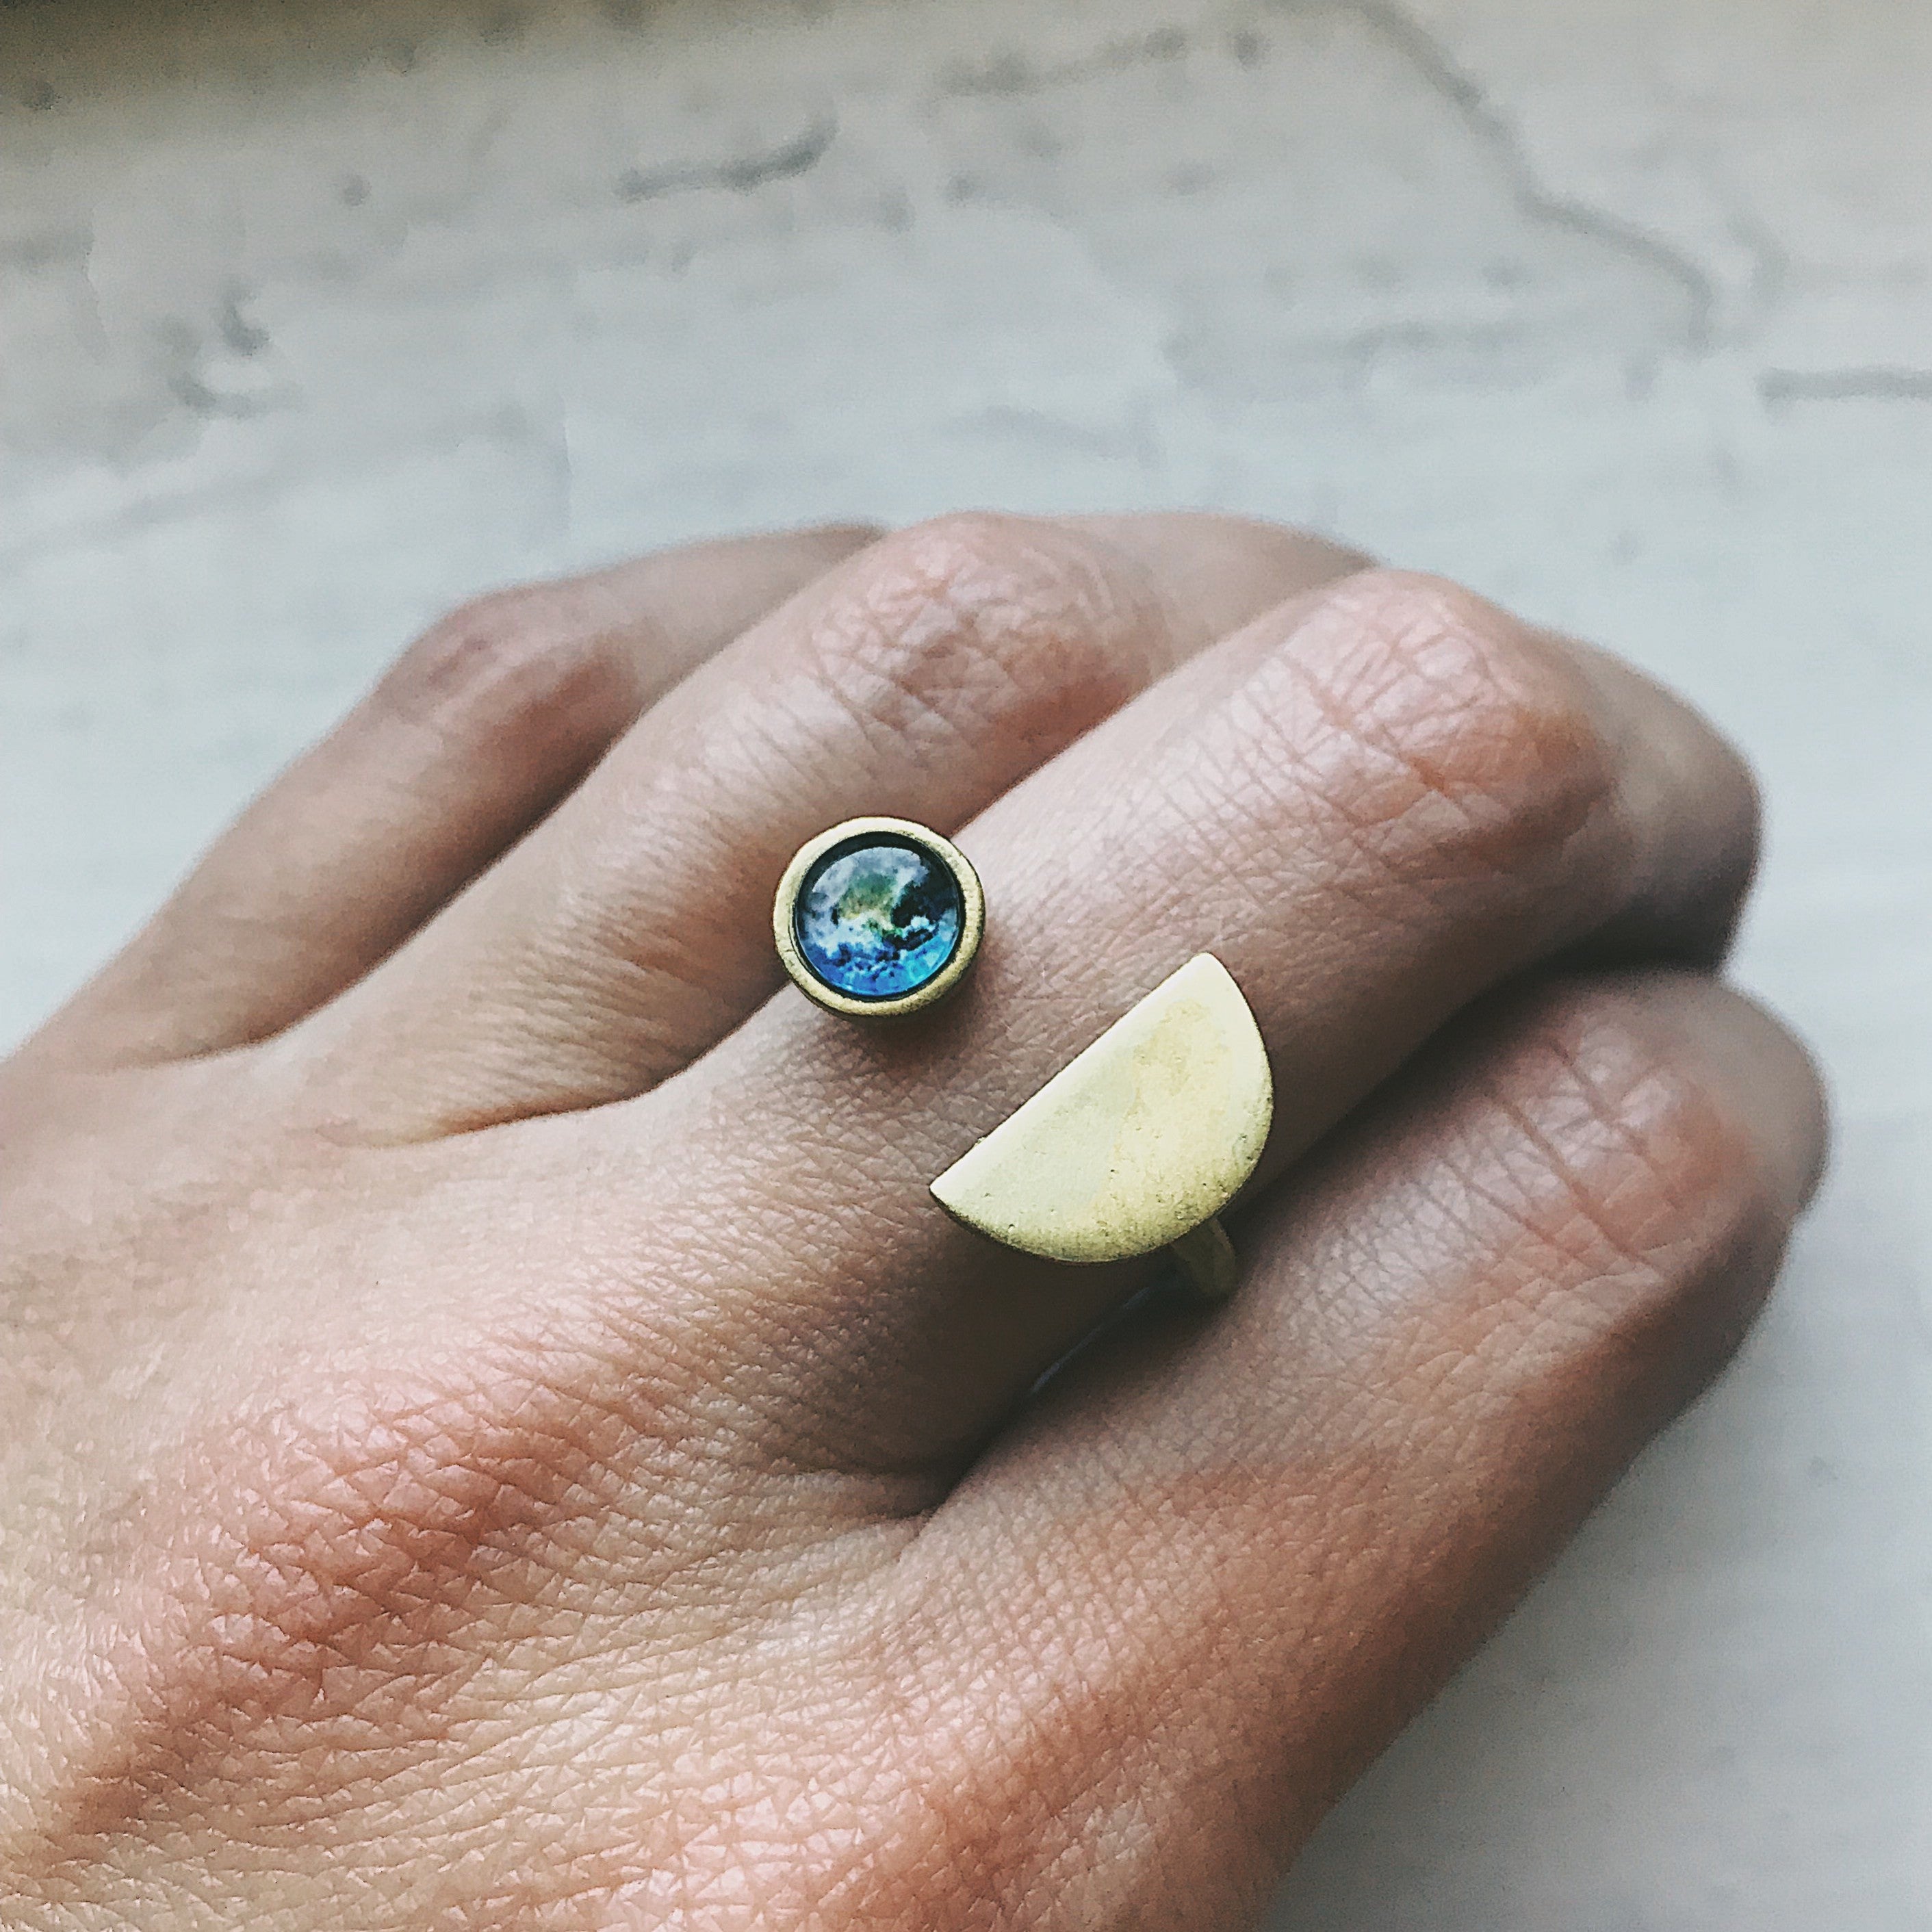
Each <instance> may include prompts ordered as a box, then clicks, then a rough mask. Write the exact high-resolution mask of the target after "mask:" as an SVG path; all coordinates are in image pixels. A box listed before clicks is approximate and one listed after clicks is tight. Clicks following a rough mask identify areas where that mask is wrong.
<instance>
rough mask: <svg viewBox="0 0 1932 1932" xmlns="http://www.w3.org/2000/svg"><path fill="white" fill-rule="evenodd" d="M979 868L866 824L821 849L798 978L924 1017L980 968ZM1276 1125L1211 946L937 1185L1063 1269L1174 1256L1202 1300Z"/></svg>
mask: <svg viewBox="0 0 1932 1932" xmlns="http://www.w3.org/2000/svg"><path fill="white" fill-rule="evenodd" d="M985 926H986V898H985V894H984V892H983V890H982V889H981V886H980V880H979V877H978V875H977V874H976V873H975V872H974V869H973V868H972V866H971V864H970V863H969V862H968V860H967V859H966V857H965V854H964V853H962V852H961V851H960V850H959V848H958V847H956V846H955V845H953V844H952V843H951V842H950V841H949V840H947V839H945V838H941V836H940V835H939V834H938V832H933V831H931V830H929V829H928V828H927V827H926V826H922V825H916V824H914V823H912V822H911V821H910V820H906V819H898V818H857V819H852V820H847V822H846V823H844V824H842V825H836V826H833V827H832V829H831V830H829V832H823V833H822V834H820V836H819V837H817V838H814V839H813V840H812V841H811V842H810V843H809V844H807V845H806V846H805V847H804V848H803V849H802V850H801V851H800V852H799V854H798V856H796V858H795V859H793V861H792V862H791V864H790V865H789V866H788V867H787V868H786V871H785V874H784V880H783V881H782V882H781V884H780V886H779V888H778V898H777V901H776V904H775V907H774V908H773V912H772V933H773V936H774V938H775V940H776V941H777V944H778V956H779V958H780V959H781V960H782V961H783V962H784V968H785V971H787V973H788V974H790V976H791V977H792V979H793V981H794V982H795V983H796V985H797V986H799V988H800V989H801V990H802V991H803V992H805V994H806V995H808V997H809V998H811V999H813V1000H815V1001H817V1003H818V1004H820V1006H822V1007H826V1008H827V1009H828V1010H830V1011H832V1012H833V1013H839V1014H841V1015H844V1016H847V1017H848V1018H853V1019H890V1018H894V1017H897V1016H901V1015H904V1014H909V1013H916V1012H919V1011H922V1010H924V1009H925V1008H926V1007H931V1006H932V1005H934V1004H936V1003H937V1002H938V1001H941V1000H942V999H944V998H945V997H946V996H947V994H949V993H950V992H953V990H954V989H956V987H957V986H959V983H961V981H962V980H963V979H964V978H965V975H966V974H967V973H968V971H970V969H971V966H972V964H973V961H974V956H975V955H976V954H977V952H978V950H979V947H980V938H981V935H982V934H983V932H984V930H985ZM1273 1120H1274V1079H1273V1076H1272V1075H1271V1072H1270V1070H1269V1067H1268V1049H1267V1047H1266V1046H1265V1044H1264V1043H1263V1042H1262V1036H1261V1029H1260V1028H1259V1027H1258V1026H1257V1025H1256V1022H1255V1016H1254V1014H1253V1011H1252V1010H1250V1007H1249V1005H1248V1003H1247V1000H1246V998H1244V996H1243V995H1242V992H1241V988H1240V987H1239V986H1237V985H1236V984H1235V980H1234V977H1233V976H1232V974H1230V973H1229V971H1228V969H1227V968H1226V967H1225V966H1223V965H1222V964H1221V962H1220V961H1219V960H1218V959H1216V958H1214V956H1213V955H1212V954H1211V953H1202V954H1201V955H1199V956H1198V957H1197V958H1196V959H1191V960H1190V961H1189V962H1188V963H1187V965H1185V966H1184V967H1182V968H1181V970H1180V971H1178V973H1175V974H1172V976H1171V977H1169V978H1168V979H1167V980H1164V981H1163V983H1161V984H1160V986H1157V987H1156V988H1155V989H1154V991H1153V992H1151V993H1149V994H1148V995H1147V996H1146V998H1144V999H1142V1001H1139V1003H1138V1004H1136V1005H1135V1006H1134V1007H1132V1008H1130V1010H1129V1011H1128V1012H1127V1013H1125V1014H1124V1015H1123V1016H1121V1018H1120V1019H1118V1020H1116V1021H1115V1022H1114V1024H1113V1025H1112V1026H1110V1027H1109V1028H1108V1029H1107V1031H1106V1032H1105V1033H1103V1034H1102V1035H1101V1036H1100V1038H1099V1039H1098V1040H1096V1041H1094V1043H1093V1045H1092V1046H1090V1047H1088V1049H1086V1051H1085V1052H1083V1053H1082V1054H1080V1055H1078V1056H1077V1057H1076V1058H1075V1059H1073V1061H1070V1063H1069V1064H1067V1066H1065V1067H1063V1068H1061V1070H1060V1071H1059V1072H1058V1073H1056V1074H1055V1076H1053V1078H1052V1079H1050V1080H1049V1081H1048V1082H1047V1083H1046V1085H1045V1086H1043V1087H1042V1088H1040V1091H1039V1092H1037V1094H1034V1096H1033V1097H1032V1098H1031V1100H1027V1101H1025V1103H1022V1105H1021V1106H1020V1107H1019V1109H1016V1111H1015V1112H1013V1114H1011V1115H1009V1116H1008V1117H1007V1119H1006V1120H1005V1121H1003V1122H1001V1124H1000V1125H999V1126H998V1127H995V1129H994V1130H993V1131H992V1133H989V1135H987V1136H986V1138H985V1139H983V1140H981V1141H980V1142H977V1143H976V1144H975V1145H974V1146H973V1147H972V1148H970V1149H969V1150H968V1151H967V1152H966V1153H965V1154H963V1155H962V1156H961V1157H960V1158H959V1160H956V1161H955V1162H954V1163H953V1165H952V1166H950V1167H949V1168H948V1169H947V1170H946V1172H944V1174H942V1175H941V1176H940V1177H939V1178H938V1180H937V1181H934V1182H933V1184H932V1192H933V1194H934V1196H935V1197H936V1198H937V1199H938V1201H939V1202H940V1204H941V1206H942V1207H944V1208H945V1209H946V1210H947V1212H948V1213H949V1214H951V1215H953V1217H955V1219H956V1220H959V1221H962V1222H963V1223H965V1225H966V1226H968V1227H970V1228H974V1229H977V1230H978V1231H979V1232H980V1233H982V1234H983V1235H989V1236H990V1237H991V1238H992V1239H993V1240H995V1241H998V1242H1001V1243H1002V1244H1004V1245H1005V1246H1006V1247H1010V1248H1016V1249H1018V1250H1019V1251H1020V1252H1021V1253H1025V1254H1030V1255H1038V1256H1043V1257H1045V1258H1046V1259H1049V1260H1052V1261H1058V1262H1086V1263H1094V1262H1120V1261H1131V1260H1133V1259H1136V1258H1137V1257H1139V1256H1144V1255H1150V1254H1153V1253H1156V1252H1157V1250H1160V1249H1162V1248H1166V1249H1168V1250H1169V1251H1170V1252H1171V1253H1172V1256H1173V1258H1174V1259H1175V1262H1176V1263H1177V1264H1178V1266H1179V1268H1180V1269H1181V1273H1182V1274H1183V1275H1184V1277H1186V1278H1187V1280H1188V1282H1189V1283H1190V1284H1191V1285H1192V1286H1193V1288H1194V1289H1195V1290H1196V1292H1197V1293H1198V1294H1199V1295H1203V1296H1205V1297H1208V1298H1214V1299H1217V1300H1218V1299H1220V1298H1221V1297H1223V1296H1224V1295H1227V1294H1228V1293H1229V1292H1230V1291H1231V1290H1232V1289H1233V1287H1234V1286H1235V1277H1236V1274H1237V1265H1236V1262H1235V1250H1234V1247H1233V1245H1232V1243H1230V1241H1229V1239H1228V1236H1227V1234H1226V1231H1225V1230H1224V1229H1223V1227H1222V1226H1221V1223H1220V1220H1219V1219H1218V1218H1217V1217H1219V1216H1220V1213H1221V1211H1222V1210H1223V1208H1226V1206H1227V1205H1228V1204H1229V1202H1232V1200H1233V1199H1235V1196H1236V1195H1237V1194H1238V1193H1240V1192H1241V1189H1242V1188H1243V1187H1244V1186H1245V1185H1246V1184H1247V1181H1248V1179H1249V1178H1250V1176H1251V1175H1253V1172H1254V1171H1255V1168H1256V1164H1257V1163H1259V1160H1260V1159H1261V1156H1262V1147H1263V1146H1264V1145H1265V1143H1266V1142H1267V1139H1268V1130H1269V1127H1270V1126H1271V1124H1272V1122H1273Z"/></svg>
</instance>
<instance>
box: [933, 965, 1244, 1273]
mask: <svg viewBox="0 0 1932 1932" xmlns="http://www.w3.org/2000/svg"><path fill="white" fill-rule="evenodd" d="M1273 1123H1274V1075H1273V1073H1272V1072H1271V1069H1270V1067H1269V1065H1268V1049H1267V1046H1266V1045H1265V1043H1264V1042H1263V1040H1262V1034H1261V1028H1259V1026H1258V1025H1256V1021H1255V1016H1254V1013H1253V1010H1252V1009H1251V1008H1250V1007H1249V1005H1248V1003H1247V999H1246V998H1245V997H1244V995H1243V994H1242V992H1241V988H1240V987H1239V986H1237V985H1236V984H1235V980H1234V977H1233V975H1232V974H1230V973H1229V971H1228V969H1227V968H1226V967H1225V966H1223V965H1222V964H1221V962H1220V961H1219V960H1218V959H1216V958H1215V957H1214V955H1213V954H1212V953H1202V954H1201V955H1199V956H1198V957H1197V958H1196V959H1192V960H1190V961H1189V962H1188V963H1187V965H1185V966H1184V967H1182V968H1181V970H1180V971H1179V972H1178V973H1176V974H1173V975H1172V977H1170V978H1169V979H1167V980H1164V981H1163V983H1161V984H1160V986H1157V987H1156V988H1155V989H1154V991H1153V992H1151V993H1150V994H1148V995H1147V997H1146V998H1145V999H1143V1000H1142V1001H1139V1003H1138V1004H1136V1005H1135V1006H1134V1007H1132V1008H1130V1010H1129V1011H1128V1012H1127V1013H1125V1014H1124V1015H1123V1016H1121V1019H1118V1020H1116V1021H1115V1022H1114V1024H1113V1025H1112V1026H1110V1027H1109V1028H1108V1029H1107V1031H1106V1032H1105V1033H1103V1034H1102V1035H1101V1036H1100V1038H1099V1039H1098V1040H1096V1041H1095V1042H1094V1044H1093V1045H1092V1046H1090V1047H1088V1049H1086V1051H1085V1052H1084V1053H1082V1054H1080V1055H1078V1056H1077V1057H1076V1058H1075V1059H1073V1061H1070V1063H1069V1064H1067V1066H1065V1067H1062V1068H1061V1070H1060V1071H1059V1072H1058V1073H1056V1074H1055V1076H1053V1078H1052V1079H1051V1080H1049V1081H1048V1082H1047V1083H1046V1085H1045V1086H1043V1088H1040V1091H1039V1092H1038V1093H1037V1094H1034V1096H1033V1097H1031V1099H1030V1100H1027V1101H1025V1102H1024V1103H1022V1105H1021V1106H1019V1108H1018V1109H1016V1111H1015V1112H1013V1113H1012V1114H1010V1115H1008V1116H1007V1118H1006V1119H1005V1120H1004V1121H1003V1122H1001V1124H1000V1125H999V1126H998V1127H995V1129H994V1130H993V1131H992V1133H989V1135H987V1136H986V1138H985V1139H983V1140H982V1141H980V1142H977V1143H976V1144H975V1145H974V1146H973V1147H972V1148H970V1149H968V1151H967V1152H966V1153H965V1154H962V1156H961V1157H960V1158H959V1160H956V1161H955V1162H954V1163H953V1165H952V1166H950V1168H948V1169H947V1170H946V1172H944V1174H942V1175H941V1176H940V1177H939V1178H938V1180H937V1181H934V1182H933V1184H932V1193H933V1194H934V1196H935V1198H936V1199H938V1202H939V1203H940V1205H941V1206H942V1207H944V1208H945V1209H946V1210H947V1212H948V1213H949V1214H952V1215H953V1217H955V1219H956V1220H960V1221H963V1222H964V1223H965V1224H966V1225H967V1226H968V1227H971V1228H975V1229H978V1230H979V1231H980V1233H982V1234H983V1235H990V1236H991V1237H992V1238H993V1239H994V1240H995V1241H999V1242H1001V1243H1002V1244H1004V1245H1005V1246H1006V1247H1010V1248H1016V1249H1018V1250H1020V1251H1021V1252H1022V1253H1025V1254H1031V1255H1039V1256H1044V1257H1046V1259H1049V1260H1053V1261H1061V1262H1088V1263H1091V1262H1118V1261H1130V1260H1133V1259H1135V1258H1136V1257H1137V1256H1142V1255H1148V1254H1152V1253H1155V1252H1156V1251H1157V1250H1160V1249H1162V1248H1167V1249H1169V1250H1172V1253H1173V1257H1174V1259H1175V1263H1176V1264H1177V1265H1178V1267H1179V1268H1180V1269H1181V1272H1182V1274H1184V1276H1185V1277H1187V1280H1188V1281H1189V1283H1190V1284H1191V1286H1193V1288H1194V1289H1195V1291H1196V1293H1197V1294H1199V1295H1202V1296H1204V1297H1206V1298H1211V1299H1214V1300H1219V1299H1220V1298H1222V1297H1223V1296H1224V1295H1226V1294H1228V1293H1229V1292H1230V1291H1231V1290H1232V1289H1233V1287H1234V1286H1235V1276H1236V1273H1237V1268H1236V1264H1235V1252H1234V1247H1233V1244H1232V1242H1230V1241H1229V1238H1228V1236H1227V1232H1226V1230H1225V1229H1223V1227H1222V1226H1221V1224H1220V1221H1219V1220H1218V1219H1217V1217H1218V1216H1219V1215H1220V1213H1221V1211H1222V1210H1223V1208H1226V1206H1227V1205H1228V1204H1229V1202H1231V1201H1232V1200H1233V1199H1235V1196H1236V1195H1237V1194H1238V1193H1240V1192H1241V1189H1242V1188H1243V1187H1244V1186H1245V1185H1246V1184H1247V1181H1248V1180H1249V1178H1250V1176H1251V1175H1253V1172H1254V1171H1255V1168H1256V1164H1257V1163H1259V1161H1260V1160H1261V1157H1262V1148H1263V1147H1264V1145H1265V1144H1266V1142H1267V1140H1268V1130H1269V1128H1270V1127H1271V1125H1272V1124H1273Z"/></svg>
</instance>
